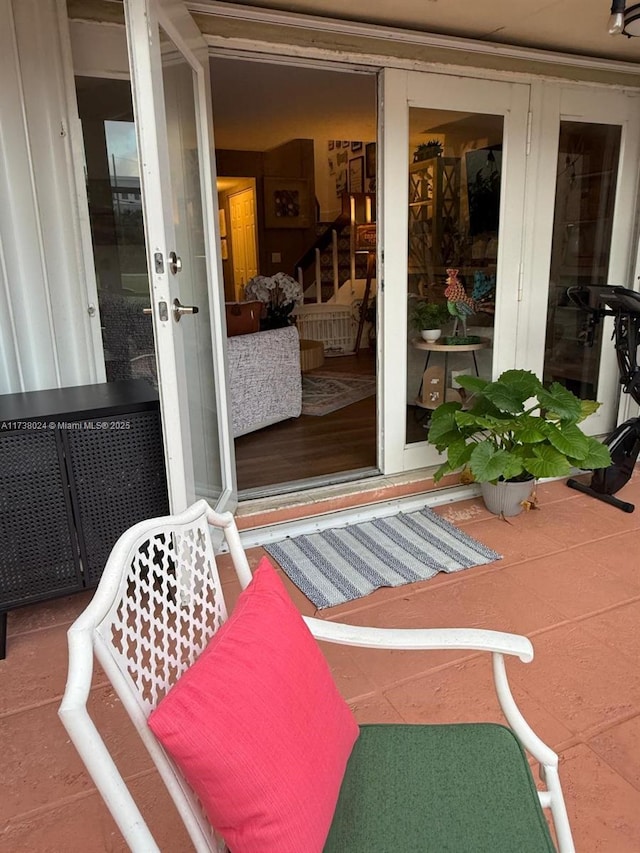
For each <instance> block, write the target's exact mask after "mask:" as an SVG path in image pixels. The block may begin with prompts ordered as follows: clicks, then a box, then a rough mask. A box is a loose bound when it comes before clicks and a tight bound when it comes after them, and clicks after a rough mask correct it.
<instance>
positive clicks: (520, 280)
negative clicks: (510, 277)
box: [518, 261, 524, 302]
mask: <svg viewBox="0 0 640 853" xmlns="http://www.w3.org/2000/svg"><path fill="white" fill-rule="evenodd" d="M523 291H524V264H523V263H522V261H521V262H520V266H519V267H518V302H522V294H523Z"/></svg>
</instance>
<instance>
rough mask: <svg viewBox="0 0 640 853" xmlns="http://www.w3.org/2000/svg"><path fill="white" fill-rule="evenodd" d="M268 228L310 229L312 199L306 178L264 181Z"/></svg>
mask: <svg viewBox="0 0 640 853" xmlns="http://www.w3.org/2000/svg"><path fill="white" fill-rule="evenodd" d="M264 224H265V227H266V228H310V227H311V197H310V193H309V181H308V180H307V179H306V178H265V179H264Z"/></svg>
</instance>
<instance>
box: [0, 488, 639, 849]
mask: <svg viewBox="0 0 640 853" xmlns="http://www.w3.org/2000/svg"><path fill="white" fill-rule="evenodd" d="M538 497H539V505H540V508H539V510H536V511H531V512H529V513H526V514H522V515H521V516H518V517H517V518H514V519H511V520H509V521H503V520H500V519H498V518H496V517H494V516H490V515H489V514H488V513H487V512H486V510H485V509H484V508H483V506H482V503H481V501H480V500H479V499H477V500H476V499H474V500H470V501H465V502H462V503H457V504H450V505H447V506H444V507H441V508H440V509H438V510H437V511H438V512H440V513H441V514H443V515H444V516H445V517H446V518H448V519H449V520H450V521H453V522H454V523H455V524H457V525H458V526H460V527H461V528H463V529H464V530H466V531H467V532H468V533H469V534H470V535H472V536H474V537H476V538H477V539H479V540H481V541H482V542H484V543H485V544H487V545H489V546H490V547H492V548H494V549H495V550H496V551H498V552H499V553H501V554H502V555H503V559H502V560H500V561H498V562H495V563H492V564H491V565H489V566H482V567H476V568H473V569H469V570H467V571H464V572H461V573H459V574H457V575H453V576H451V575H443V574H440V575H438V576H437V577H436V578H433V579H432V580H430V581H425V582H422V583H417V584H412V585H409V586H404V587H399V588H396V589H384V590H378V591H377V592H375V593H373V594H372V595H370V596H368V597H367V598H365V599H360V600H358V601H355V602H350V603H349V604H346V605H341V606H340V607H335V608H332V609H331V610H324V611H321V612H320V613H318V614H316V615H319V616H320V617H321V618H323V619H332V620H335V619H339V620H343V621H349V622H353V623H356V624H359V625H377V626H397V627H417V626H422V627H448V626H468V627H481V628H494V629H498V630H503V631H514V632H518V633H522V634H526V635H527V636H529V637H530V638H531V640H532V641H533V644H534V648H535V653H536V656H535V660H534V661H533V663H531V664H526V665H525V664H521V663H520V662H519V661H517V660H515V661H509V662H508V672H509V676H510V679H511V683H512V687H513V690H514V694H515V697H516V700H517V701H518V702H519V704H520V707H521V708H522V710H523V712H524V714H525V716H526V717H527V719H528V720H529V722H530V723H531V724H532V725H533V727H534V729H535V730H536V731H537V732H538V734H539V735H540V736H541V737H542V738H543V740H545V741H546V742H547V743H548V744H549V745H550V746H552V747H553V748H554V749H555V750H557V751H559V752H560V753H561V757H562V761H561V766H560V773H561V779H562V781H563V785H564V790H565V795H566V797H567V801H568V809H569V816H570V818H571V822H572V827H573V832H574V837H575V842H576V848H577V850H578V851H580V853H596V851H602V853H637V851H638V850H640V819H639V817H638V815H640V677H639V672H640V667H639V663H640V630H639V626H640V556H639V554H640V547H639V546H640V474H639V473H638V472H636V474H635V475H634V478H633V480H632V482H631V483H629V484H628V485H627V486H626V487H625V489H624V490H623V491H622V492H621V493H620V497H623V498H624V499H626V500H630V501H632V502H635V503H636V504H638V505H639V508H638V510H637V511H636V512H635V513H633V514H625V513H623V512H620V511H619V510H617V509H614V508H612V507H609V506H607V505H605V504H602V503H599V502H597V501H595V500H592V499H590V498H588V497H586V496H584V495H581V494H580V493H578V492H575V491H571V490H570V489H568V488H566V486H565V485H564V483H562V482H555V483H548V484H544V485H543V486H541V487H540V488H539V490H538ZM262 553H263V552H262V551H261V550H260V549H255V550H252V551H251V552H250V558H251V563H252V565H255V564H256V563H257V561H258V559H259V558H260V556H262ZM221 567H222V577H223V586H224V589H225V592H226V595H227V599H228V603H229V604H230V605H232V604H233V601H234V599H235V597H236V596H237V592H238V590H237V584H236V582H235V580H234V578H233V577H232V576H231V573H230V571H229V565H228V560H227V559H226V558H224V559H223V560H222V561H221ZM287 584H288V585H289V587H290V589H291V592H292V596H293V598H294V600H295V602H296V603H297V604H298V605H299V607H300V609H301V611H302V612H303V613H305V614H309V615H310V614H313V613H314V612H315V611H314V607H313V605H311V604H310V603H309V601H308V600H307V599H306V598H305V597H304V596H303V595H302V594H301V593H300V592H299V591H298V590H297V589H296V588H295V587H293V586H292V585H291V584H290V583H289V581H288V580H287ZM88 599H89V595H88V594H84V595H78V596H73V597H70V598H65V599H60V600H57V601H54V602H50V603H47V604H41V605H38V606H32V607H28V608H23V609H21V610H16V611H14V612H12V613H11V614H10V615H9V639H8V653H7V659H6V660H4V661H0V755H1V756H2V759H1V761H2V764H1V772H0V851H6V853H9V851H11V853H17V851H29V853H41V852H42V853H44V851H52V853H59V851H79V850H82V851H83V853H104V851H121V850H126V847H125V844H124V842H123V840H122V838H121V836H120V834H119V832H118V830H117V828H116V827H115V825H114V823H113V822H112V820H111V818H110V816H109V814H108V812H107V810H106V808H105V807H104V806H103V804H102V801H101V799H100V797H99V796H98V795H97V793H96V791H95V789H94V788H93V786H92V784H91V782H90V780H89V779H88V777H87V775H86V774H85V772H84V768H83V765H82V763H81V761H80V759H79V758H78V757H77V755H76V753H75V751H74V749H73V748H72V746H71V745H70V743H69V741H68V739H67V737H66V733H65V731H64V729H63V728H62V726H61V724H60V722H59V720H58V717H57V709H58V705H59V702H60V698H61V695H62V692H63V688H64V683H65V677H66V660H67V652H66V638H65V632H66V629H67V627H68V626H69V624H70V623H71V621H72V620H73V619H74V617H75V616H76V614H77V613H79V612H80V610H81V609H82V608H83V607H84V605H85V604H86V602H87V601H88ZM326 654H327V658H328V660H329V663H330V665H331V667H332V669H333V672H334V674H335V677H336V680H337V683H338V686H339V688H340V690H341V691H342V693H343V695H344V696H345V698H346V699H347V700H348V702H349V703H350V705H351V706H352V708H353V710H354V712H355V714H356V716H357V718H358V720H359V721H360V722H402V721H404V722H409V723H419V722H423V721H429V722H440V721H466V720H472V719H474V720H488V719H492V720H497V719H500V713H499V710H498V706H497V702H496V700H495V698H494V695H493V692H492V686H491V674H490V656H488V655H483V656H480V655H478V654H467V653H463V652H445V653H435V652H426V653H424V652H386V651H375V650H353V649H347V648H345V647H332V648H326ZM92 708H93V709H95V717H96V719H97V721H98V723H99V726H100V727H101V728H102V729H103V730H104V731H106V737H107V738H108V742H109V744H110V748H111V749H112V751H113V753H114V755H115V756H116V758H117V761H118V763H119V765H120V766H121V768H122V770H123V772H124V773H125V774H126V776H127V778H128V780H129V782H130V785H131V788H132V790H133V791H134V794H135V795H136V796H137V797H138V799H139V802H140V804H141V807H142V809H143V811H144V812H145V814H147V815H148V819H149V823H150V825H151V827H152V830H153V831H154V833H155V834H156V838H157V840H158V842H159V844H160V847H161V848H162V849H163V850H166V851H171V853H177V851H179V852H180V853H181V851H188V850H190V849H191V846H190V844H189V842H188V840H187V839H186V836H185V833H184V830H182V829H181V826H180V823H179V819H178V818H177V817H176V815H175V812H174V811H173V808H172V806H171V804H170V803H169V802H168V799H167V797H166V795H165V794H164V793H163V790H162V786H161V785H160V784H159V782H158V779H157V777H156V774H155V771H154V770H153V769H152V767H151V765H150V760H149V759H148V757H147V756H146V754H145V753H144V750H143V748H142V747H141V746H140V745H139V742H138V739H137V737H136V736H135V735H133V734H132V732H131V730H130V728H129V725H128V721H127V719H126V717H125V714H124V712H123V710H122V708H121V707H120V705H119V702H118V701H117V699H116V698H115V697H114V694H113V692H112V691H111V689H110V687H109V686H108V684H107V683H106V682H105V680H104V677H102V678H101V677H100V675H98V676H96V677H95V678H94V687H93V690H92ZM434 796H437V792H434ZM468 850H469V853H473V844H472V842H470V844H469V848H468ZM398 851H399V853H402V845H401V843H400V844H399V847H398ZM301 853H302V851H301ZM514 853H516V851H514Z"/></svg>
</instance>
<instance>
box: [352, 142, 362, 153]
mask: <svg viewBox="0 0 640 853" xmlns="http://www.w3.org/2000/svg"><path fill="white" fill-rule="evenodd" d="M351 150H352V151H362V142H352V143H351Z"/></svg>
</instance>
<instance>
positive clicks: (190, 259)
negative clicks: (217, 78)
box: [124, 0, 236, 512]
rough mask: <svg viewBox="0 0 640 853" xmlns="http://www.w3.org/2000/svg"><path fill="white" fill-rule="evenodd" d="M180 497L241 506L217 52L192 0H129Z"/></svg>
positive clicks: (173, 499)
mask: <svg viewBox="0 0 640 853" xmlns="http://www.w3.org/2000/svg"><path fill="white" fill-rule="evenodd" d="M124 6H125V14H126V27H127V41H128V47H129V62H130V67H131V83H132V93H133V105H134V114H135V122H136V132H137V137H138V147H139V156H140V163H141V179H142V198H143V207H144V217H145V227H146V244H147V261H148V269H149V280H150V291H151V310H152V312H153V326H154V333H155V339H156V350H157V353H156V354H157V364H158V378H159V383H158V384H159V391H160V403H161V409H162V422H163V432H164V442H165V459H166V465H167V478H168V486H169V496H170V503H171V509H172V511H173V512H177V511H180V510H182V509H183V508H184V507H186V506H187V505H188V504H190V503H191V502H192V501H193V500H194V499H196V498H200V497H204V498H206V499H207V500H208V501H209V502H210V504H211V505H212V506H214V507H215V508H217V509H219V510H222V509H225V508H230V507H231V505H232V503H233V501H234V500H235V492H236V490H235V464H234V459H233V443H232V441H231V438H230V428H229V416H228V409H227V404H226V390H225V381H224V365H225V347H224V336H223V334H222V295H221V294H222V287H221V286H220V284H219V283H220V281H221V280H222V275H221V267H220V260H219V257H218V251H217V246H218V245H219V241H218V217H217V211H216V207H217V205H216V206H215V207H214V198H215V194H214V187H215V174H214V166H213V163H214V160H213V136H212V120H211V98H210V91H209V65H208V54H207V48H206V45H205V42H204V40H203V39H202V36H201V34H200V32H199V30H198V28H197V27H196V25H195V23H194V22H193V19H192V18H191V16H190V15H189V13H188V11H187V9H186V7H185V5H184V3H183V2H182V0H125V4H124Z"/></svg>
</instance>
